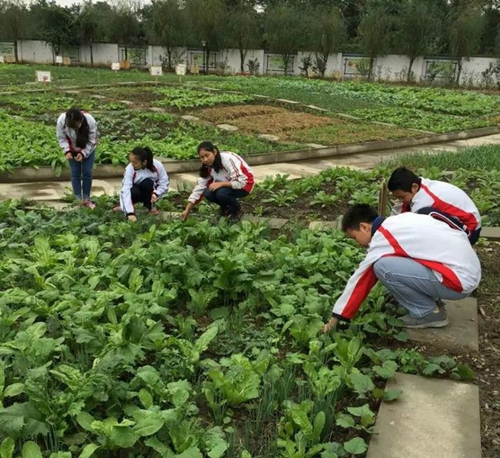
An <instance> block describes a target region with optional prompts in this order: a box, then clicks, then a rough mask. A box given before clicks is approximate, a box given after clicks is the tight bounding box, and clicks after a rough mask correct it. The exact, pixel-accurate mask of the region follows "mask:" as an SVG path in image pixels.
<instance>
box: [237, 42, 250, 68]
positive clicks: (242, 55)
mask: <svg viewBox="0 0 500 458" xmlns="http://www.w3.org/2000/svg"><path fill="white" fill-rule="evenodd" d="M247 44H248V43H247ZM238 47H239V50H240V71H241V73H243V72H244V71H245V60H246V58H247V52H248V46H246V47H245V45H244V43H243V39H242V38H241V37H239V39H238Z"/></svg>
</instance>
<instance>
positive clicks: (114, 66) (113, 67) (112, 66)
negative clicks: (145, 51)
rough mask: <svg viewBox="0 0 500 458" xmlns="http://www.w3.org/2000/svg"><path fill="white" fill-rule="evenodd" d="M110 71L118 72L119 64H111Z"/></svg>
mask: <svg viewBox="0 0 500 458" xmlns="http://www.w3.org/2000/svg"><path fill="white" fill-rule="evenodd" d="M111 70H113V71H115V72H117V71H118V70H120V62H113V63H112V64H111Z"/></svg>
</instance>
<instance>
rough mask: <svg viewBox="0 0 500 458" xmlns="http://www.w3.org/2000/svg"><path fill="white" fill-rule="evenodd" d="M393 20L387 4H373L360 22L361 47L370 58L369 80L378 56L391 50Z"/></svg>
mask: <svg viewBox="0 0 500 458" xmlns="http://www.w3.org/2000/svg"><path fill="white" fill-rule="evenodd" d="M392 22H393V20H392V17H391V15H390V14H389V12H388V11H387V9H386V8H385V6H382V5H378V4H371V5H370V6H369V7H368V9H367V11H366V13H365V15H364V16H363V18H362V19H361V22H360V24H359V27H358V39H359V47H360V50H361V51H362V52H363V53H364V54H365V55H366V56H368V59H369V66H368V79H369V80H371V79H372V78H373V64H374V62H375V59H376V57H377V56H381V55H384V54H386V53H387V51H388V50H389V44H390V31H391V26H392Z"/></svg>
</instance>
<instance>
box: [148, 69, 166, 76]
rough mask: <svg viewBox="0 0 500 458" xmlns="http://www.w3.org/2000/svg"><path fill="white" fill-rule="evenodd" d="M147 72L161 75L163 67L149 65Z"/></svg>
mask: <svg viewBox="0 0 500 458" xmlns="http://www.w3.org/2000/svg"><path fill="white" fill-rule="evenodd" d="M149 72H150V73H151V75H152V76H161V75H163V69H162V68H161V67H150V68H149Z"/></svg>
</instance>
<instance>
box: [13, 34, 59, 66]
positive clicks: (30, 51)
mask: <svg viewBox="0 0 500 458" xmlns="http://www.w3.org/2000/svg"><path fill="white" fill-rule="evenodd" d="M17 49H18V53H19V59H20V61H21V62H26V63H37V64H52V63H53V61H54V60H53V54H52V48H51V47H50V46H48V45H47V44H45V43H44V42H43V41H36V40H23V41H18V42H17Z"/></svg>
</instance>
